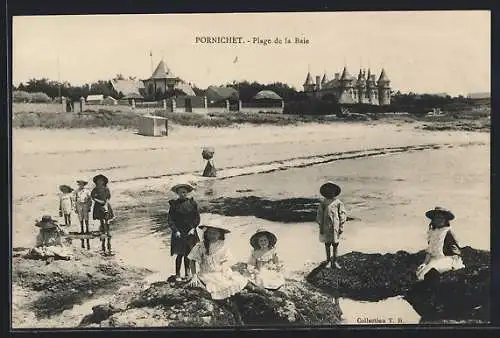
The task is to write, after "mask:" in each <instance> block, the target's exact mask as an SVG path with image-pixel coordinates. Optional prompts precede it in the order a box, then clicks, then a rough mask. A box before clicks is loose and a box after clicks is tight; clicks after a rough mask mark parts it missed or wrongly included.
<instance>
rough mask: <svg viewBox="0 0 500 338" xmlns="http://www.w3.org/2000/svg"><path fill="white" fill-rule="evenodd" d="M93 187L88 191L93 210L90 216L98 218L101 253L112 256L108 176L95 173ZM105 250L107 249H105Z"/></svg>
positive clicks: (112, 215)
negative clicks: (92, 202)
mask: <svg viewBox="0 0 500 338" xmlns="http://www.w3.org/2000/svg"><path fill="white" fill-rule="evenodd" d="M93 181H94V183H95V185H96V186H95V188H94V189H93V190H92V192H91V193H90V196H91V197H92V200H93V201H94V210H93V212H92V216H93V218H94V219H97V220H99V222H100V227H99V231H100V232H101V234H102V235H101V244H102V253H103V254H104V255H108V256H113V255H114V253H113V252H112V251H111V233H110V231H109V220H110V219H112V218H113V217H114V214H113V209H111V204H109V200H110V199H111V192H110V191H109V188H108V182H109V180H108V178H107V177H106V176H104V175H97V176H95V177H94V178H93ZM106 250H107V251H106Z"/></svg>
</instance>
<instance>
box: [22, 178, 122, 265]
mask: <svg viewBox="0 0 500 338" xmlns="http://www.w3.org/2000/svg"><path fill="white" fill-rule="evenodd" d="M93 182H94V184H95V187H94V188H93V189H92V190H91V191H90V190H89V189H87V185H88V182H87V181H84V180H77V181H76V184H77V186H78V187H77V188H76V189H73V188H71V187H70V186H68V185H61V186H59V190H60V192H61V193H60V195H59V217H64V225H62V224H61V225H59V224H58V222H57V220H55V219H53V218H52V217H51V216H43V217H42V219H41V220H40V221H37V222H36V223H35V226H37V227H38V228H39V229H40V231H39V234H38V236H37V243H36V245H35V248H33V249H32V250H31V253H32V254H34V255H35V256H37V257H41V258H51V257H52V258H53V257H58V258H64V259H66V258H68V254H67V252H66V251H64V250H63V249H62V247H63V246H64V245H63V243H62V235H64V234H66V235H67V233H68V231H67V228H68V227H70V226H71V224H72V223H71V215H72V212H73V211H74V212H75V213H76V214H77V216H78V220H79V221H80V234H89V233H90V231H89V222H90V221H89V220H90V217H89V215H90V212H91V210H92V216H93V219H94V220H99V222H100V227H99V231H100V233H101V243H102V253H103V255H106V256H113V255H114V253H113V252H112V250H111V234H110V231H109V222H110V220H112V219H113V218H114V214H113V209H112V208H111V204H110V203H109V200H110V199H111V192H110V190H109V188H108V182H109V180H108V178H107V177H106V176H104V175H101V174H99V175H97V176H95V177H94V178H93ZM92 205H93V208H92ZM85 242H86V246H87V249H90V243H89V238H88V237H87V238H86V239H85V241H84V239H81V245H82V248H85ZM62 252H64V254H62Z"/></svg>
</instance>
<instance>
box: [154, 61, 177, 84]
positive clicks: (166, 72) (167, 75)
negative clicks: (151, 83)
mask: <svg viewBox="0 0 500 338" xmlns="http://www.w3.org/2000/svg"><path fill="white" fill-rule="evenodd" d="M171 78H175V76H174V74H172V72H171V71H170V69H169V68H168V67H167V66H166V65H165V62H164V61H163V60H161V61H160V63H158V66H156V69H155V71H154V72H153V75H151V77H150V79H171Z"/></svg>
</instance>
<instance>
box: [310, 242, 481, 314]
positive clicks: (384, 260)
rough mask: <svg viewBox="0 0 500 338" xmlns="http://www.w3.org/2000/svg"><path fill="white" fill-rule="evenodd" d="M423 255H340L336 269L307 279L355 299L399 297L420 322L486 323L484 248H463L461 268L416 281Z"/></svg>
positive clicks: (316, 271)
mask: <svg viewBox="0 0 500 338" xmlns="http://www.w3.org/2000/svg"><path fill="white" fill-rule="evenodd" d="M424 257H425V252H424V251H421V252H418V253H416V254H410V253H407V252H404V251H399V252H397V253H395V254H384V255H382V254H363V253H360V252H351V253H348V254H346V255H343V256H341V257H339V263H340V264H341V265H342V269H341V270H336V269H331V268H328V267H325V266H319V267H317V268H315V269H314V270H313V271H312V272H311V273H309V275H307V277H306V279H307V281H309V282H310V283H311V284H312V285H314V286H317V287H319V288H321V289H322V290H324V291H326V292H328V293H330V294H333V295H335V296H337V297H347V298H351V299H355V300H364V301H378V300H382V299H385V298H388V297H393V296H397V295H403V296H404V297H405V299H406V300H407V301H408V302H409V303H410V304H411V305H412V306H413V308H414V309H415V311H417V313H419V315H420V316H421V317H422V320H423V321H427V320H440V319H453V320H475V319H478V320H481V321H486V322H487V321H489V318H490V314H489V307H490V300H489V298H490V282H491V281H490V253H489V252H487V251H481V250H475V249H472V248H470V247H465V248H463V249H462V258H463V260H464V264H465V265H466V268H465V269H461V270H457V271H450V272H446V273H443V274H441V275H438V276H437V278H438V280H432V281H423V282H419V281H417V279H416V275H415V271H416V268H417V267H418V265H420V264H421V263H422V262H423V260H424Z"/></svg>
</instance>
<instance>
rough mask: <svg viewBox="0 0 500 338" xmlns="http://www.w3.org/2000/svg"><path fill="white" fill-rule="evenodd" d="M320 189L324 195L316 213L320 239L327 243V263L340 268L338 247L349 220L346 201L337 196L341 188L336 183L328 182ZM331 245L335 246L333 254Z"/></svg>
mask: <svg viewBox="0 0 500 338" xmlns="http://www.w3.org/2000/svg"><path fill="white" fill-rule="evenodd" d="M319 191H320V193H321V195H322V196H323V197H324V200H323V201H322V202H321V203H320V205H319V207H318V210H317V214H316V222H317V223H318V225H319V241H320V242H321V243H325V251H326V263H328V262H330V264H331V267H332V268H337V269H340V265H339V264H338V262H337V257H338V247H339V242H340V235H341V234H342V232H343V228H344V223H345V222H346V221H347V216H346V210H345V207H344V203H342V201H340V200H339V199H338V198H337V196H338V195H339V194H340V192H341V189H340V187H339V186H338V185H336V184H335V183H332V182H327V183H325V184H323V185H322V186H321V187H320V190H319ZM330 247H333V256H332V254H331V251H330Z"/></svg>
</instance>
